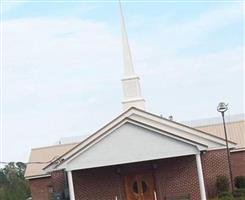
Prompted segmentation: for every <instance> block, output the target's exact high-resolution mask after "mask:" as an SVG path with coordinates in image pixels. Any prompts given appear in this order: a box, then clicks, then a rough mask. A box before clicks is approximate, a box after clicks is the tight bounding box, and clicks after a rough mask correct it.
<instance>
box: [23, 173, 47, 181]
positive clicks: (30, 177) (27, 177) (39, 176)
mask: <svg viewBox="0 0 245 200" xmlns="http://www.w3.org/2000/svg"><path fill="white" fill-rule="evenodd" d="M50 176H51V174H43V175H35V176H26V177H25V179H26V180H31V179H37V178H47V177H50Z"/></svg>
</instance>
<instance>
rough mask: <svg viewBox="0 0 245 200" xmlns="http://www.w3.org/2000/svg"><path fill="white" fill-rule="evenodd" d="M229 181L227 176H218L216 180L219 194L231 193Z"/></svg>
mask: <svg viewBox="0 0 245 200" xmlns="http://www.w3.org/2000/svg"><path fill="white" fill-rule="evenodd" d="M229 185H230V184H229V179H228V178H227V177H226V176H218V177H217V179H216V187H217V191H218V193H223V192H228V191H229Z"/></svg>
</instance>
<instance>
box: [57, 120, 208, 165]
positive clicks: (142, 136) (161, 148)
mask: <svg viewBox="0 0 245 200" xmlns="http://www.w3.org/2000/svg"><path fill="white" fill-rule="evenodd" d="M199 148H201V149H205V147H203V146H200V145H198V144H194V143H191V142H190V141H185V140H181V139H180V138H176V137H172V136H171V135H169V134H167V133H166V134H161V133H158V132H155V131H153V130H149V129H146V128H143V127H141V126H139V125H136V124H133V123H131V122H126V123H124V124H123V125H121V126H120V127H118V128H117V129H115V130H114V131H112V132H111V133H110V134H107V135H105V136H104V137H103V138H101V139H100V140H99V141H96V142H94V144H92V145H91V146H89V147H88V148H84V149H83V150H81V151H80V152H79V153H78V154H77V155H76V156H74V157H72V158H71V159H69V160H68V161H67V162H66V163H65V164H63V165H61V166H60V167H61V168H65V169H66V170H78V169H87V168H94V167H101V166H110V165H118V164H126V163H133V162H140V161H147V160H155V159H163V158H169V157H178V156H184V155H194V154H197V153H198V152H199Z"/></svg>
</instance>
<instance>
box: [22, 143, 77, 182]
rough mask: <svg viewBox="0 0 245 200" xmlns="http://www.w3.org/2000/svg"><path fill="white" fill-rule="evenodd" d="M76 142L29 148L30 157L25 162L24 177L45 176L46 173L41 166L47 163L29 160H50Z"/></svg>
mask: <svg viewBox="0 0 245 200" xmlns="http://www.w3.org/2000/svg"><path fill="white" fill-rule="evenodd" d="M75 145H76V143H74V144H61V145H54V146H49V147H41V148H35V149H32V150H31V153H30V158H29V161H28V162H29V164H27V168H26V172H25V177H26V179H30V178H32V177H36V176H45V175H47V174H46V173H45V172H44V171H43V168H44V167H45V166H47V165H48V164H49V163H32V164H31V162H48V161H50V160H52V159H53V158H55V157H56V158H57V156H61V155H62V154H64V153H65V152H67V151H68V150H70V149H71V148H72V147H74V146H75Z"/></svg>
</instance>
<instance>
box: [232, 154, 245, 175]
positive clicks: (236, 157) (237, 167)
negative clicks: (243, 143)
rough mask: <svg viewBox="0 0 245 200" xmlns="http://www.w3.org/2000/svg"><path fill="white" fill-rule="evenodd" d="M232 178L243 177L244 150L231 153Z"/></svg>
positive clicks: (244, 169)
mask: <svg viewBox="0 0 245 200" xmlns="http://www.w3.org/2000/svg"><path fill="white" fill-rule="evenodd" d="M231 160H232V171H233V176H234V177H236V176H245V150H243V151H237V152H232V153H231Z"/></svg>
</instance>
